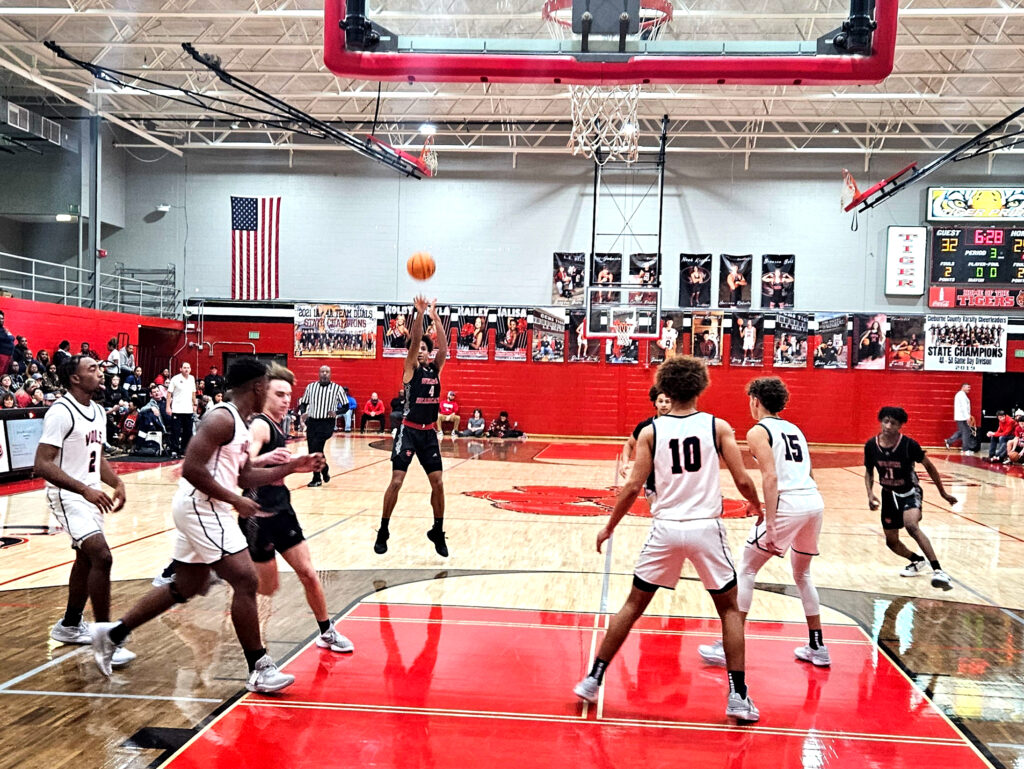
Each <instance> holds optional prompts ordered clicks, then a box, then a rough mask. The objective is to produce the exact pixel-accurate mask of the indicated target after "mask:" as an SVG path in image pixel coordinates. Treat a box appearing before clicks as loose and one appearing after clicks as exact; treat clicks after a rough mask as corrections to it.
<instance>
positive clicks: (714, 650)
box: [697, 640, 725, 667]
mask: <svg viewBox="0 0 1024 769" xmlns="http://www.w3.org/2000/svg"><path fill="white" fill-rule="evenodd" d="M697 653H698V654H699V655H700V658H701V659H702V660H704V662H705V663H706V664H708V665H719V666H720V667H725V647H724V646H722V642H721V641H720V640H719V641H715V642H714V643H713V644H701V645H700V646H698V647H697Z"/></svg>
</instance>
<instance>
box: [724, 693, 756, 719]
mask: <svg viewBox="0 0 1024 769" xmlns="http://www.w3.org/2000/svg"><path fill="white" fill-rule="evenodd" d="M725 715H726V716H727V717H729V718H735V719H736V720H737V721H756V720H757V719H759V718H760V717H761V714H760V713H759V712H758V710H757V707H755V705H754V701H753V700H752V699H750V693H749V692H748V693H747V696H746V697H740V695H738V694H736V692H730V693H729V704H728V705H726V708H725Z"/></svg>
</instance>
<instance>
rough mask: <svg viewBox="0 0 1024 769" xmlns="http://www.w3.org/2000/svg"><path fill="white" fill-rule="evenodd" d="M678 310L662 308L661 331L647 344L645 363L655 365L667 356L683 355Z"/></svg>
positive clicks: (680, 318)
mask: <svg viewBox="0 0 1024 769" xmlns="http://www.w3.org/2000/svg"><path fill="white" fill-rule="evenodd" d="M684 317H685V315H684V314H683V313H682V312H681V311H679V310H662V312H661V332H660V335H659V336H658V338H657V339H652V340H651V341H650V342H649V343H648V344H647V363H648V364H653V365H655V366H657V365H658V364H659V363H664V362H665V361H666V360H668V359H669V358H674V357H676V356H677V355H685V354H686V350H685V348H684V347H683V319H684Z"/></svg>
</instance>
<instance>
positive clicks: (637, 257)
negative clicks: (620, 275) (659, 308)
mask: <svg viewBox="0 0 1024 769" xmlns="http://www.w3.org/2000/svg"><path fill="white" fill-rule="evenodd" d="M626 282H627V283H636V284H639V285H641V286H659V285H661V254H630V255H629V279H628V280H627V281H626Z"/></svg>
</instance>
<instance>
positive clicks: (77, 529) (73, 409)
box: [35, 355, 135, 667]
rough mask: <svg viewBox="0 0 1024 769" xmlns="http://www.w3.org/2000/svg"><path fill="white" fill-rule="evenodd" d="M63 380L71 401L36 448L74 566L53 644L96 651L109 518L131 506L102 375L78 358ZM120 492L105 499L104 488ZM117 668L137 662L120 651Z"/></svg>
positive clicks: (62, 404)
mask: <svg viewBox="0 0 1024 769" xmlns="http://www.w3.org/2000/svg"><path fill="white" fill-rule="evenodd" d="M58 375H59V377H60V383H61V385H63V386H64V387H65V388H66V389H67V394H66V395H63V396H61V397H60V398H58V399H57V400H56V401H55V402H54V404H53V406H51V407H50V409H49V411H47V412H46V415H45V416H44V417H43V434H42V436H41V437H40V439H39V445H38V447H37V448H36V461H35V473H36V475H38V476H39V477H40V478H43V479H44V480H45V481H46V501H47V503H48V504H49V507H50V513H51V514H52V515H53V516H54V517H56V519H57V520H58V521H59V522H60V525H61V528H62V529H63V530H64V531H66V532H67V534H68V536H69V537H70V538H71V548H72V549H73V550H74V551H75V563H74V565H73V566H72V567H71V578H70V580H69V581H68V603H67V608H66V609H65V611H64V618H63V619H61V620H60V621H59V622H58V623H57V624H56V625H54V626H53V628H52V629H51V630H50V638H52V639H53V640H54V641H59V642H60V643H66V644H88V643H92V633H91V631H90V629H89V626H88V625H87V624H86V623H85V622H84V621H83V619H82V613H83V612H84V611H85V604H86V601H91V602H92V613H93V617H94V619H95V621H96V622H109V621H110V567H111V564H112V563H113V558H112V557H111V555H110V548H109V547H108V546H107V540H106V538H105V537H104V536H103V516H104V514H105V513H116V512H117V511H118V510H120V509H121V508H122V507H124V503H125V491H124V481H122V480H121V479H120V478H119V477H118V476H117V473H115V472H114V471H113V470H112V469H111V468H110V465H109V464H108V463H107V458H106V457H105V456H104V455H103V444H104V443H105V442H106V438H107V417H106V414H105V412H104V410H103V407H102V406H100V405H99V404H98V403H95V402H94V401H93V396H94V395H95V394H96V393H98V392H100V391H102V388H103V370H102V369H101V368H100V365H99V363H97V362H96V361H95V360H94V359H93V358H90V357H89V356H88V355H74V356H72V357H71V358H69V359H67V360H65V361H64V362H63V363H61V365H60V368H59V371H58ZM101 481H102V482H103V483H105V484H107V485H108V486H110V487H111V488H112V489H113V490H114V495H113V497H110V496H107V494H106V493H105V492H104V491H103V487H102V485H101V483H100V482H101ZM111 654H112V660H111V662H112V664H113V665H116V666H117V667H121V666H123V665H127V664H128V663H129V662H131V661H132V660H133V659H135V654H134V653H132V652H130V651H128V650H127V649H125V648H123V647H121V646H118V647H117V648H115V649H113V650H111Z"/></svg>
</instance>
